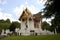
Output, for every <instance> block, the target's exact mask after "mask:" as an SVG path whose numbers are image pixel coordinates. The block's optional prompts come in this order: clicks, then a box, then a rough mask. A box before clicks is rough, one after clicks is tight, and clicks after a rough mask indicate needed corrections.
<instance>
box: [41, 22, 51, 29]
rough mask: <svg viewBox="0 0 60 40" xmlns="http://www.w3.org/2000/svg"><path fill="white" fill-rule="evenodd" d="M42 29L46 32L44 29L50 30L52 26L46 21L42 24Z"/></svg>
mask: <svg viewBox="0 0 60 40" xmlns="http://www.w3.org/2000/svg"><path fill="white" fill-rule="evenodd" d="M42 29H43V30H44V29H46V30H50V25H49V24H48V23H47V22H46V21H44V22H43V23H42Z"/></svg>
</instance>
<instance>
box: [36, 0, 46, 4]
mask: <svg viewBox="0 0 60 40" xmlns="http://www.w3.org/2000/svg"><path fill="white" fill-rule="evenodd" d="M46 1H47V0H37V3H38V4H45V2H46Z"/></svg>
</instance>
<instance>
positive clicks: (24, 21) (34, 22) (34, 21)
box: [19, 8, 42, 35]
mask: <svg viewBox="0 0 60 40" xmlns="http://www.w3.org/2000/svg"><path fill="white" fill-rule="evenodd" d="M19 21H21V30H20V35H40V33H41V32H40V31H41V26H42V18H41V14H40V13H39V14H34V15H33V14H32V13H31V12H30V11H29V9H27V8H25V9H24V10H23V12H22V15H21V16H20V18H19Z"/></svg>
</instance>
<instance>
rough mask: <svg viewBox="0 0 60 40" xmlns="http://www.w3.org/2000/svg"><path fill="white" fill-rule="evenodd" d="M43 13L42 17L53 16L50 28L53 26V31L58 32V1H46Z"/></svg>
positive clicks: (59, 24) (59, 7)
mask: <svg viewBox="0 0 60 40" xmlns="http://www.w3.org/2000/svg"><path fill="white" fill-rule="evenodd" d="M43 12H44V13H45V15H44V17H46V18H49V17H52V16H54V17H55V18H54V20H53V21H54V24H53V22H51V23H52V26H54V29H56V28H57V27H58V29H57V31H59V32H60V0H47V2H46V4H45V8H44V11H43Z"/></svg>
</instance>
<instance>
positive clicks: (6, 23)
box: [0, 19, 11, 32]
mask: <svg viewBox="0 0 60 40" xmlns="http://www.w3.org/2000/svg"><path fill="white" fill-rule="evenodd" d="M10 25H11V22H10V20H9V19H7V20H0V32H1V30H2V29H8V28H9V27H10Z"/></svg>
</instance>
